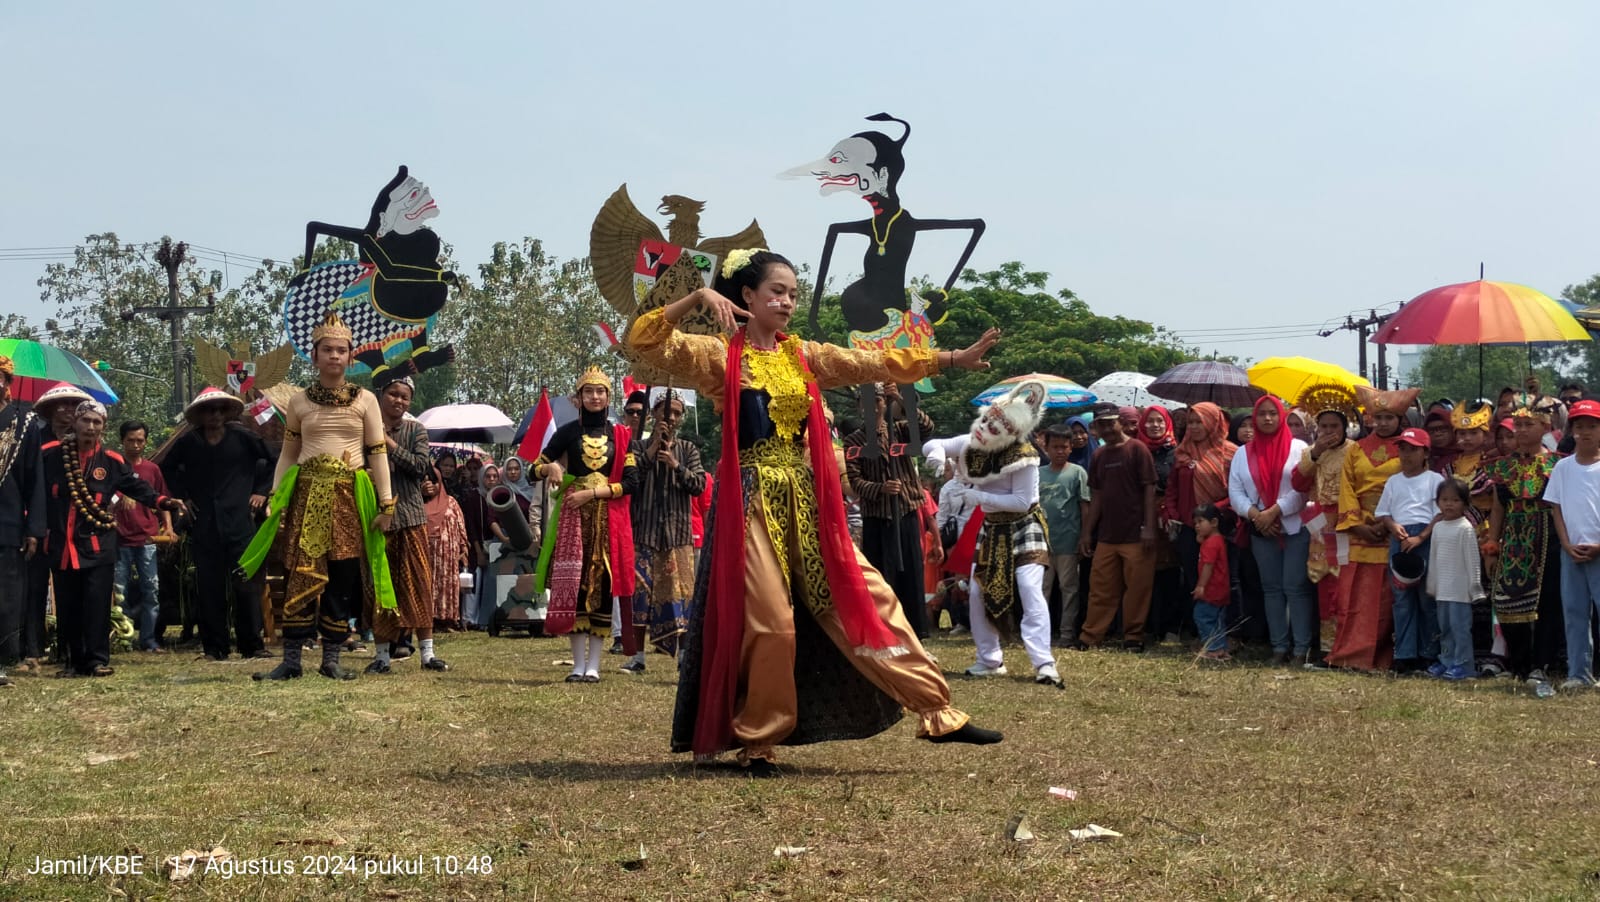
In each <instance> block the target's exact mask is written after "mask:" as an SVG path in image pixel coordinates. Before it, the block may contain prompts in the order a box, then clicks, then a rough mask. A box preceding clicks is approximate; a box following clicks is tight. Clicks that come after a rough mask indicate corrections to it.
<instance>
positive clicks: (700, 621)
mask: <svg viewBox="0 0 1600 902" xmlns="http://www.w3.org/2000/svg"><path fill="white" fill-rule="evenodd" d="M796 290H797V288H796V278H795V270H794V266H793V265H792V264H790V263H789V261H788V260H785V259H784V258H783V257H780V256H778V255H777V254H773V253H770V252H768V251H764V250H762V251H750V250H740V251H734V252H732V253H730V254H729V255H728V257H727V259H726V261H724V263H723V265H722V268H721V270H720V273H719V278H718V279H717V281H716V286H715V288H714V289H704V288H702V289H699V290H696V291H695V292H693V293H691V294H689V295H686V296H685V297H683V298H681V299H679V300H677V301H674V302H673V303H672V304H670V305H668V306H666V307H662V308H658V309H656V310H653V311H651V312H649V313H646V314H644V315H643V316H641V317H640V318H639V319H638V320H637V321H636V322H635V323H634V326H633V328H632V330H631V331H630V333H629V338H628V341H629V343H630V345H631V346H632V348H633V349H634V350H635V351H636V352H638V353H639V355H640V356H641V358H643V359H644V360H646V361H648V362H650V363H652V364H654V365H656V366H658V367H660V368H661V369H664V370H666V371H668V372H670V373H673V374H674V375H676V376H678V377H680V378H682V379H683V380H684V381H685V382H687V383H688V384H691V385H693V386H694V387H695V388H696V389H698V390H699V391H700V393H701V394H702V395H705V396H708V397H710V398H711V399H712V402H713V403H714V404H715V406H716V407H717V409H719V410H720V411H721V413H722V454H721V460H720V462H719V464H718V466H719V472H718V474H717V480H716V481H717V498H716V500H715V501H714V502H713V506H712V516H711V522H710V523H709V524H708V526H707V539H706V545H707V546H708V547H709V549H710V554H711V560H710V562H709V565H708V566H702V567H701V568H700V569H699V572H698V574H697V577H696V584H695V600H694V602H693V603H692V604H691V608H690V610H691V614H690V621H689V631H688V633H687V635H686V648H685V651H684V656H683V662H682V665H681V667H680V669H679V679H678V704H677V710H676V712H675V715H674V718H673V731H672V748H673V750H674V751H690V750H692V751H693V752H694V753H695V754H696V756H697V757H699V758H700V759H701V760H705V759H707V758H710V757H712V756H714V755H716V754H717V753H719V752H722V751H725V750H727V749H730V748H735V747H737V748H739V749H740V758H741V760H742V761H744V762H745V763H746V764H747V765H748V766H749V767H750V768H751V773H753V774H756V775H763V776H766V775H775V774H777V773H778V771H777V767H776V764H775V757H774V747H775V746H776V745H778V744H779V743H786V744H792V745H798V744H802V743H808V742H818V741H823V740H831V739H857V738H864V737H866V736H871V735H874V734H877V733H879V732H882V731H883V730H884V729H887V728H888V726H889V725H890V724H892V723H894V722H895V721H896V720H897V719H898V718H899V716H900V706H902V705H903V706H905V707H908V708H910V709H911V710H912V711H914V712H915V713H916V714H917V716H918V719H919V721H920V723H919V725H918V731H917V732H918V735H920V736H922V737H925V738H928V739H931V740H933V741H935V742H949V741H958V742H975V743H987V742H997V741H999V740H1000V738H1001V737H1000V734H998V733H995V732H992V731H989V730H982V729H979V728H978V727H975V726H974V725H972V724H971V723H969V722H968V719H967V715H965V714H963V713H961V712H960V711H958V710H956V709H955V708H952V707H951V706H950V688H949V686H948V685H946V683H945V681H944V677H943V676H942V675H941V674H940V672H939V668H938V666H937V665H936V664H934V662H933V661H932V660H931V659H929V657H928V655H927V653H926V652H924V651H923V650H922V646H921V644H920V643H918V641H917V637H916V635H915V634H914V633H913V632H912V631H911V627H910V626H909V625H908V624H907V623H906V619H905V617H904V616H903V615H902V614H901V613H900V603H899V600H898V599H896V598H895V595H894V592H893V591H892V590H891V589H890V588H889V586H888V585H887V584H886V583H885V582H884V581H883V578H882V577H881V576H879V575H878V572H877V571H876V570H874V569H872V567H871V565H869V564H868V563H867V562H866V561H865V559H864V558H862V557H861V555H860V553H859V552H858V551H857V550H856V549H855V548H854V547H853V546H852V545H851V543H850V537H849V533H848V529H847V526H846V524H845V514H844V499H843V496H842V493H841V490H840V477H839V472H838V469H839V468H838V461H837V460H836V458H835V457H834V454H833V451H832V449H833V445H832V440H831V438H830V437H829V435H828V431H827V423H826V419H825V417H824V414H823V412H822V400H821V398H822V396H821V390H822V389H824V388H830V387H835V386H843V385H857V384H862V383H866V382H887V381H893V382H896V383H910V382H915V381H916V380H918V379H921V378H923V377H925V376H931V375H934V374H936V373H937V372H938V371H939V369H940V365H941V364H943V365H944V366H946V367H948V366H952V365H953V366H957V367H961V368H965V369H977V368H982V367H985V366H987V364H985V363H984V362H983V355H984V353H985V352H987V351H988V349H989V348H990V347H991V346H993V344H994V343H995V341H996V340H998V338H999V331H998V330H990V331H989V332H987V333H985V335H984V337H983V338H982V339H980V340H979V341H978V342H977V343H976V344H974V345H973V346H972V347H969V348H967V349H965V350H962V351H954V352H952V351H938V352H935V351H934V350H932V349H931V348H922V349H894V350H884V351H878V350H845V349H843V348H839V347H835V346H832V345H826V344H819V343H817V342H802V341H800V340H799V339H797V338H791V337H789V336H786V335H784V334H783V333H782V332H781V331H780V330H781V329H783V328H785V327H786V326H787V325H788V323H789V319H790V317H792V316H793V314H794V309H795V293H796ZM697 308H704V309H705V310H706V311H707V312H709V313H710V314H711V315H712V316H713V317H714V318H715V319H716V320H717V321H718V322H719V323H720V324H721V325H722V326H723V328H725V329H727V330H728V331H730V332H732V333H733V334H732V336H731V338H722V337H713V336H701V335H692V334H689V333H686V332H681V331H678V330H677V329H676V328H675V326H676V324H677V323H678V322H679V321H680V320H681V319H682V318H683V317H684V316H686V315H688V314H689V313H690V312H691V311H693V310H695V309H697ZM740 320H743V321H744V324H743V326H742V327H740V328H735V326H738V325H739V321H740Z"/></svg>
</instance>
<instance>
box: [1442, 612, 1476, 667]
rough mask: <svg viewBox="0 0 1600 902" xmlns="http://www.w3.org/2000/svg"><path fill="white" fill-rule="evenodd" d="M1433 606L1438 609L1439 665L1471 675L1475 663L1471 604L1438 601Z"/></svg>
mask: <svg viewBox="0 0 1600 902" xmlns="http://www.w3.org/2000/svg"><path fill="white" fill-rule="evenodd" d="M1434 604H1435V606H1436V607H1437V608H1438V609H1439V663H1440V664H1443V665H1444V666H1446V667H1449V668H1456V667H1460V668H1463V669H1465V670H1466V671H1467V672H1468V673H1471V672H1472V671H1473V665H1474V663H1476V659H1475V658H1474V657H1473V654H1472V603H1471V602H1468V601H1439V602H1435V603H1434Z"/></svg>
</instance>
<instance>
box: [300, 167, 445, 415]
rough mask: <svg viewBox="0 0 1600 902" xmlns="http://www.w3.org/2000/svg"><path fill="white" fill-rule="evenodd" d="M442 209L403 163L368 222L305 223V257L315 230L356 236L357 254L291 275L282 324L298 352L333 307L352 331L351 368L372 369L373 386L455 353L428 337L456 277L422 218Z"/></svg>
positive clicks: (355, 371)
mask: <svg viewBox="0 0 1600 902" xmlns="http://www.w3.org/2000/svg"><path fill="white" fill-rule="evenodd" d="M438 215H439V207H438V205H437V204H435V203H434V201H433V195H432V194H430V193H429V192H428V187H427V186H426V185H424V184H423V183H422V182H420V181H418V180H417V179H415V178H413V177H412V176H411V175H410V174H409V173H408V172H407V171H406V167H404V166H401V167H400V170H399V171H398V172H396V173H395V176H394V178H392V179H390V180H389V183H388V184H387V185H384V186H383V190H381V191H379V192H378V197H377V199H376V200H375V201H373V204H372V216H371V218H369V219H368V220H367V224H366V225H365V226H361V227H359V228H357V227H354V226H338V225H329V224H328V223H325V222H310V223H307V224H306V256H305V259H306V260H307V262H309V261H310V260H311V253H312V251H313V250H314V249H315V248H316V243H317V236H318V235H326V236H328V237H332V238H341V239H344V240H345V241H353V242H355V244H356V246H357V247H358V248H359V249H360V259H358V260H339V261H335V262H331V263H322V264H318V265H317V266H313V267H311V268H310V269H307V270H303V271H301V272H300V273H299V274H298V275H296V276H295V277H294V278H293V279H291V280H290V282H289V289H288V292H287V293H286V294H285V295H284V299H283V328H284V332H285V333H287V335H288V337H289V341H290V342H291V343H293V345H294V347H295V350H296V351H297V352H298V353H299V354H300V356H301V357H304V358H306V359H307V360H309V359H311V358H310V356H309V355H310V351H311V330H312V329H315V328H316V327H317V326H318V325H320V324H321V323H322V321H323V318H324V317H326V316H327V315H328V313H329V312H333V313H337V314H338V315H339V318H340V319H341V320H342V321H343V322H344V323H345V324H346V325H347V326H349V327H350V330H351V331H352V332H353V333H354V334H355V348H354V350H353V353H352V357H353V359H352V361H351V363H350V367H349V370H348V372H349V373H350V374H360V373H367V372H370V373H372V374H373V384H374V385H382V384H384V383H386V382H388V381H391V380H393V379H396V378H399V377H400V376H408V375H413V374H416V373H420V372H422V371H424V370H427V369H430V368H432V367H436V366H440V365H442V364H445V363H449V362H450V361H451V360H454V359H455V352H454V351H453V350H452V349H451V348H449V347H448V346H446V347H440V348H435V347H431V346H430V345H429V344H428V332H429V330H431V329H432V328H433V327H434V322H435V319H436V318H437V316H438V313H439V310H440V309H441V308H443V307H444V305H445V301H447V300H448V299H449V292H450V286H451V285H452V284H454V283H455V281H456V274H455V273H453V272H449V271H447V270H444V269H442V268H440V266H439V252H440V247H441V245H440V242H439V236H438V235H437V234H435V233H434V231H433V230H432V229H430V228H428V227H426V226H424V225H423V223H424V222H425V221H427V220H429V219H432V218H433V217H435V216H438Z"/></svg>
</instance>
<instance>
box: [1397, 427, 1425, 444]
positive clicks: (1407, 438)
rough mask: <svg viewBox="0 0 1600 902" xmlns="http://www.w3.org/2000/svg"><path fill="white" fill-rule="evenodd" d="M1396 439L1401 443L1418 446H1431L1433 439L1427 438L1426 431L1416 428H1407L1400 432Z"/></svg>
mask: <svg viewBox="0 0 1600 902" xmlns="http://www.w3.org/2000/svg"><path fill="white" fill-rule="evenodd" d="M1396 441H1398V442H1400V443H1401V444H1403V445H1415V446H1416V447H1418V448H1432V447H1433V440H1432V439H1430V438H1428V433H1426V432H1424V431H1423V430H1421V429H1416V428H1411V429H1407V430H1406V431H1404V432H1402V433H1400V437H1399V438H1398V439H1396Z"/></svg>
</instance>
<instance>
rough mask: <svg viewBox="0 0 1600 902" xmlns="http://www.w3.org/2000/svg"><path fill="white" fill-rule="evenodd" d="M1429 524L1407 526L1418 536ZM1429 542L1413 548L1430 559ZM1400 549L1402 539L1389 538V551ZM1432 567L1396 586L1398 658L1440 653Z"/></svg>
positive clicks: (1395, 610) (1392, 553)
mask: <svg viewBox="0 0 1600 902" xmlns="http://www.w3.org/2000/svg"><path fill="white" fill-rule="evenodd" d="M1427 528H1428V524H1426V523H1415V524H1410V525H1407V526H1406V528H1405V529H1406V535H1408V536H1414V535H1417V534H1418V533H1420V532H1422V531H1423V530H1424V529H1427ZM1428 544H1429V543H1427V542H1423V543H1422V544H1421V545H1418V546H1417V547H1416V548H1414V549H1412V550H1413V551H1415V552H1416V553H1417V554H1420V555H1422V559H1423V560H1424V561H1426V560H1427V559H1428ZM1399 552H1400V542H1399V540H1398V539H1394V538H1390V539H1389V554H1390V556H1391V557H1392V556H1393V555H1396V554H1398V553H1399ZM1427 583H1428V571H1427V570H1426V569H1424V570H1423V571H1422V579H1419V580H1417V581H1416V582H1414V583H1412V584H1411V585H1409V586H1407V587H1405V588H1404V589H1402V588H1400V587H1399V586H1395V588H1394V656H1395V659H1396V660H1415V659H1419V658H1420V659H1434V660H1437V659H1438V657H1439V615H1438V613H1437V612H1436V611H1435V610H1434V604H1433V597H1432V596H1430V595H1429V594H1428V592H1427Z"/></svg>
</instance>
